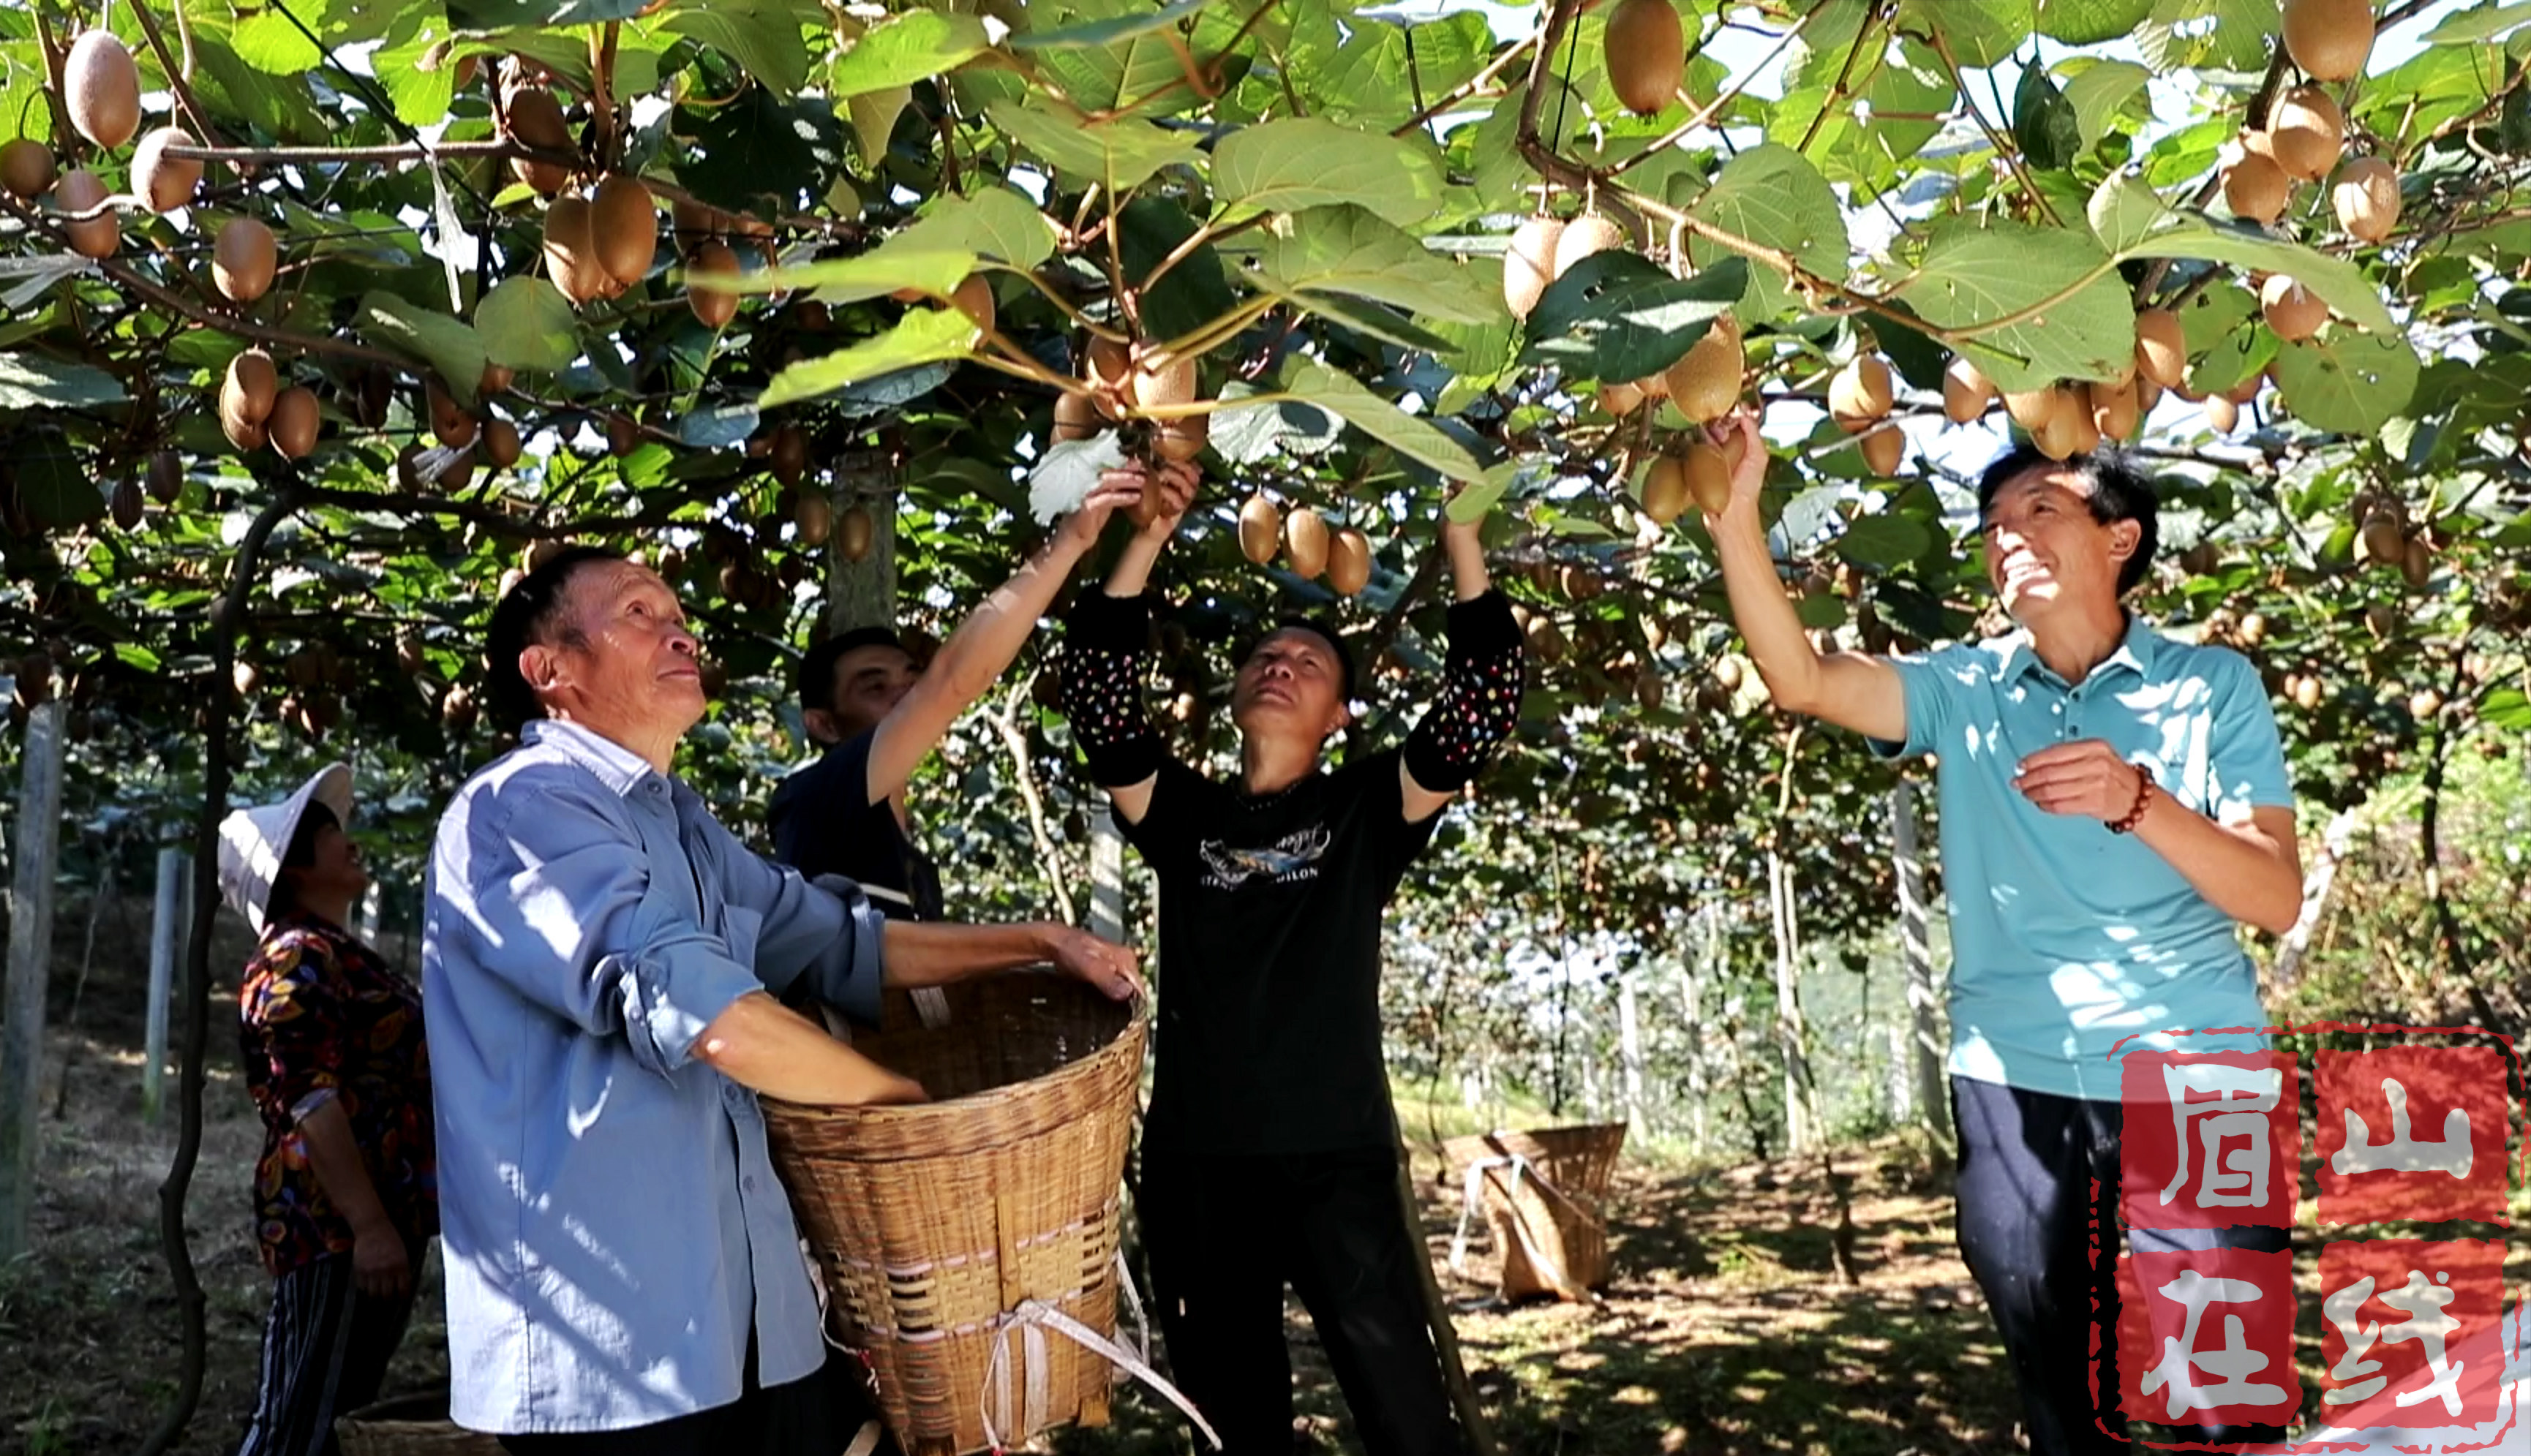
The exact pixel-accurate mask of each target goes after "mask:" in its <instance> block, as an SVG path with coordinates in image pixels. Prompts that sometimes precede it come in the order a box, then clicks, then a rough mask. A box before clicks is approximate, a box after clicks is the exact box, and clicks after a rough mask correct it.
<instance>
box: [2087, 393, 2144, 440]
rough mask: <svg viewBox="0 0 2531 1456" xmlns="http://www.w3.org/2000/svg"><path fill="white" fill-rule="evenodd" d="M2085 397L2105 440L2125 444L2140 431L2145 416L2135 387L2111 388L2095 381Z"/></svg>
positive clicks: (2094, 421)
mask: <svg viewBox="0 0 2531 1456" xmlns="http://www.w3.org/2000/svg"><path fill="white" fill-rule="evenodd" d="M2084 393H2085V394H2086V395H2087V396H2088V397H2089V399H2088V403H2089V404H2090V406H2091V410H2092V424H2093V426H2094V427H2095V428H2097V429H2098V430H2099V431H2100V432H2101V435H2102V437H2103V438H2105V439H2111V440H2123V439H2125V438H2126V437H2127V436H2129V435H2132V434H2134V433H2135V431H2136V425H2137V424H2139V423H2140V422H2142V420H2143V416H2142V414H2141V413H2140V411H2139V410H2138V408H2137V406H2136V388H2135V386H2134V385H2133V384H2109V383H2106V382H2102V381H2097V380H2096V381H2094V382H2093V383H2092V384H2091V385H2090V386H2088V387H2087V388H2086V389H2085V391H2084Z"/></svg>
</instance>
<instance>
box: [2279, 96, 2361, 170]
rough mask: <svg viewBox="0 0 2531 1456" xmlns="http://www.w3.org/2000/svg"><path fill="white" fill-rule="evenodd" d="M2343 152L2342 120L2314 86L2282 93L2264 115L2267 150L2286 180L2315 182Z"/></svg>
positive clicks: (2335, 105) (2343, 118) (2327, 97)
mask: <svg viewBox="0 0 2531 1456" xmlns="http://www.w3.org/2000/svg"><path fill="white" fill-rule="evenodd" d="M2345 149H2346V118H2345V116H2344V115H2343V114H2342V113H2340V112H2339V111H2338V109H2337V103H2336V102H2334V101H2333V100H2331V99H2329V93H2328V92H2327V91H2324V90H2322V89H2321V88H2320V87H2318V86H2316V85H2298V86H2295V87H2294V88H2292V89H2291V90H2288V91H2286V92H2285V93H2284V94H2283V95H2281V96H2278V98H2277V104H2276V109H2274V110H2273V111H2270V112H2269V113H2268V150H2269V151H2271V152H2272V153H2274V154H2275V156H2276V159H2277V165H2278V166H2279V167H2282V168H2284V169H2285V175H2286V176H2287V177H2291V178H2293V179H2294V180H2296V181H2298V182H2317V181H2319V180H2320V179H2321V178H2323V177H2326V176H2328V175H2329V172H2330V169H2331V168H2333V167H2334V166H2336V165H2337V159H2338V157H2339V155H2340V154H2341V153H2343V152H2344V151H2345Z"/></svg>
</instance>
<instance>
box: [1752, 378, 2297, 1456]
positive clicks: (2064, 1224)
mask: <svg viewBox="0 0 2531 1456" xmlns="http://www.w3.org/2000/svg"><path fill="white" fill-rule="evenodd" d="M1733 432H1737V433H1739V435H1740V437H1741V442H1742V444H1743V445H1744V446H1745V447H1746V448H1745V449H1744V451H1743V453H1742V456H1741V464H1740V466H1739V468H1738V469H1737V470H1735V471H1734V473H1733V477H1732V493H1731V499H1730V502H1729V504H1727V505H1726V506H1725V507H1724V508H1723V510H1722V512H1721V514H1720V515H1718V516H1708V517H1707V518H1706V524H1707V527H1708V528H1709V529H1710V530H1711V531H1712V532H1713V535H1714V541H1715V549H1716V551H1717V552H1718V554H1719V555H1720V557H1721V562H1722V577H1723V582H1724V585H1725V587H1726V588H1727V589H1728V591H1729V593H1730V597H1731V611H1732V615H1733V617H1734V618H1736V619H1737V621H1738V623H1739V627H1740V633H1741V636H1742V637H1743V638H1745V639H1746V640H1747V642H1748V644H1749V654H1750V656H1751V657H1752V658H1753V659H1754V660H1755V661H1756V662H1757V664H1758V669H1759V671H1760V672H1761V673H1762V674H1764V675H1765V677H1766V680H1767V688H1768V692H1769V693H1770V695H1772V697H1773V699H1774V700H1775V703H1776V704H1777V705H1778V706H1780V707H1783V708H1787V709H1789V710H1791V711H1794V712H1800V713H1807V714H1810V715H1811V716H1814V717H1818V718H1822V719H1825V720H1827V721H1828V722H1830V723H1835V724H1838V725H1839V726H1841V727H1846V728H1851V729H1853V730H1854V731H1856V732H1858V733H1861V734H1864V735H1865V736H1866V737H1868V738H1870V739H1872V740H1873V741H1874V746H1875V748H1876V750H1877V751H1879V752H1882V753H1884V754H1891V755H1898V756H1912V755H1917V754H1934V755H1937V756H1939V768H1938V777H1939V780H1940V802H1941V854H1942V870H1943V874H1942V878H1943V887H1944V893H1945V898H1946V899H1947V901H1948V903H1949V909H1950V924H1951V954H1952V966H1951V993H1950V1018H1951V1055H1950V1074H1951V1101H1952V1107H1953V1111H1954V1115H1955V1117H1956V1120H1957V1123H1958V1129H1959V1138H1960V1167H1959V1183H1958V1194H1959V1239H1960V1252H1961V1255H1962V1257H1963V1258H1964V1259H1965V1260H1966V1261H1967V1263H1968V1265H1969V1269H1970V1272H1971V1273H1973V1274H1975V1275H1976V1277H1977V1281H1978V1284H1979V1287H1980V1288H1982V1289H1983V1290H1985V1292H1986V1297H1987V1304H1988V1307H1989V1308H1990V1309H1992V1310H1993V1311H1994V1313H1995V1317H1996V1323H1997V1327H1998V1328H1999V1329H2000V1331H2001V1333H2002V1335H2003V1340H2004V1345H2005V1348H2006V1349H2007V1351H2008V1352H2009V1353H2010V1355H2011V1358H2012V1366H2013V1372H2014V1374H2015V1375H2016V1377H2017V1378H2018V1380H2019V1383H2020V1387H2021V1394H2022V1402H2023V1406H2024V1408H2025V1411H2026V1413H2027V1424H2028V1428H2029V1434H2030V1443H2031V1449H2032V1450H2034V1451H2036V1452H2040V1453H2042V1456H2051V1453H2072V1452H2080V1453H2086V1456H2091V1453H2110V1452H2116V1453H2124V1452H2126V1451H2127V1450H2128V1449H2129V1446H2128V1442H2127V1438H2126V1436H2125V1433H2124V1432H2125V1421H2124V1419H2123V1418H2122V1417H2120V1416H2119V1415H2117V1414H2116V1405H2115V1400H2114V1396H2113V1395H2112V1394H2111V1392H2112V1391H2113V1390H2114V1379H2113V1377H2112V1378H2105V1379H2104V1380H2103V1386H2104V1389H2103V1391H2102V1393H2101V1395H2100V1396H2099V1397H2098V1398H2097V1399H2096V1397H2095V1395H2094V1392H2093V1388H2092V1373H2091V1372H2092V1354H2091V1337H2092V1333H2093V1330H2094V1328H2095V1327H2096V1323H2097V1325H2098V1327H2100V1328H2101V1331H2102V1334H2103V1339H2104V1346H2105V1350H2104V1353H2103V1355H2102V1357H2101V1369H2102V1370H2103V1371H2104V1372H2114V1371H2115V1370H2116V1369H2117V1366H2116V1361H2115V1359H2114V1346H2113V1344H2112V1343H2111V1341H2112V1340H2113V1336H2114V1332H2115V1318H2114V1312H2115V1310H2116V1308H2117V1294H2116V1290H2115V1286H2114V1284H2113V1283H2112V1282H2111V1278H2110V1274H2111V1269H2112V1267H2113V1265H2112V1264H2111V1261H2110V1256H2111V1254H2112V1252H2113V1251H2112V1250H2111V1249H2109V1248H2104V1249H2103V1251H2102V1257H2101V1259H2100V1260H2097V1261H2096V1260H2094V1258H2093V1253H2092V1240H2093V1228H2094V1227H2095V1223H2096V1221H2097V1226H2098V1228H2099V1229H2100V1230H2101V1231H2102V1242H2103V1243H2104V1244H2105V1245H2109V1244H2112V1243H2114V1241H2115V1239H2116V1230H2117V1227H2118V1223H2117V1190H2118V1138H2119V1132H2120V1129H2121V1125H2122V1119H2121V1117H2120V1109H2119V1103H2118V1093H2119V1067H2118V1063H2117V1062H2116V1061H2115V1060H2113V1059H2112V1055H2111V1053H2112V1048H2114V1047H2116V1046H2117V1044H2118V1043H2119V1042H2120V1041H2121V1039H2126V1038H2133V1039H2130V1040H2128V1045H2129V1046H2130V1047H2134V1046H2149V1047H2161V1048H2165V1049H2178V1048H2179V1046H2180V1043H2179V1042H2178V1041H2177V1039H2176V1038H2173V1037H2171V1036H2165V1035H2161V1034H2163V1033H2165V1032H2167V1031H2172V1030H2186V1029H2196V1028H2216V1027H2258V1026H2262V1025H2265V1023H2266V1018H2265V1016H2264V1014H2263V1013H2262V1011H2261V1008H2260V1005H2259V995H2258V980H2257V977H2256V975H2255V973H2254V972H2253V970H2252V968H2251V966H2250V962H2249V959H2248V958H2247V957H2246V956H2245V955H2243V953H2242V951H2241V947H2240V943H2239V941H2238V939H2237V938H2236V936H2235V932H2234V927H2235V925H2236V924H2238V923H2240V922H2247V923H2249V924H2254V925H2257V926H2259V927H2260V928H2262V929H2266V930H2270V931H2276V932H2281V931H2283V930H2284V929H2285V928H2286V927H2287V926H2289V925H2291V924H2293V922H2294V917H2295V915H2296V914H2297V913H2298V912H2299V911H2300V909H2301V907H2302V871H2301V868H2300V864H2299V862H2298V860H2297V859H2296V856H2295V850H2294V812H2293V799H2292V794H2291V790H2290V786H2289V784H2288V782H2287V779H2286V775H2285V766H2284V756H2283V754H2282V751H2281V749H2280V748H2279V746H2278V738H2277V726H2276V719H2275V716H2274V715H2273V713H2272V712H2271V711H2270V709H2269V706H2268V699H2267V693H2266V690H2265V689H2264V688H2263V687H2262V686H2261V684H2260V682H2259V675H2258V672H2257V670H2256V669H2254V668H2253V667H2252V666H2251V665H2250V663H2249V662H2248V660H2247V659H2245V658H2243V657H2242V656H2240V655H2239V654H2238V653H2236V652H2231V651H2228V650H2225V649H2223V648H2222V647H2201V646H2194V645H2191V644H2186V643H2181V642H2178V641H2175V640H2173V639H2171V638H2167V637H2165V636H2163V635H2162V634H2161V633H2158V632H2156V631H2154V630H2153V629H2152V628H2151V627H2149V626H2147V625H2146V624H2145V623H2144V622H2143V621H2142V620H2141V619H2139V618H2137V617H2136V616H2134V615H2133V614H2132V613H2130V612H2128V611H2127V610H2126V609H2125V608H2124V607H2123V606H2122V605H2121V604H2120V599H2121V598H2122V597H2123V596H2124V595H2125V594H2126V593H2127V591H2128V590H2130V589H2131V588H2133V587H2134V586H2135V585H2136V583H2138V582H2140V581H2142V580H2143V579H2144V575H2145V572H2146V569H2147V568H2148V567H2149V566H2150V565H2151V564H2152V560H2153V550H2154V543H2155V537H2156V524H2155V500H2154V495H2153V487H2152V485H2151V483H2150V482H2149V481H2147V480H2146V479H2145V478H2144V477H2143V476H2140V475H2138V474H2137V473H2136V472H2135V471H2134V470H2133V468H2131V467H2129V466H2128V465H2126V464H2125V463H2124V462H2123V461H2122V460H2120V459H2119V458H2117V457H2115V456H2114V455H2109V454H2094V455H2089V456H2075V457H2073V458H2071V459H2069V460H2066V461H2063V462H2057V461H2052V460H2050V459H2048V458H2047V457H2046V456H2044V455H2042V454H2040V453H2039V452H2038V451H2036V450H2034V449H2032V448H2030V447H2029V446H2027V445H2024V446H2021V447H2019V448H2016V449H2014V450H2012V451H2010V452H2008V453H2007V454H2005V455H2004V456H2002V457H2001V458H2000V459H1998V460H1997V461H1996V462H1995V463H1994V464H1993V465H1991V466H1989V467H1988V468H1987V470H1986V473H1985V475H1984V476H1983V477H1982V478H1981V479H1980V480H1979V482H1978V515H1979V524H1980V526H1981V528H1982V530H1983V533H1984V537H1985V545H1986V564H1987V575H1988V578H1989V580H1990V581H1992V582H1993V583H1994V585H1995V589H1996V591H1997V594H1998V595H1999V596H2000V597H2001V599H2002V602H2003V607H2004V609H2005V611H2007V612H2009V613H2010V614H2011V616H2012V618H2013V620H2014V622H2015V623H2016V624H2017V626H2018V630H2017V631H2014V632H2012V633H2009V634H2007V635H2005V636H2002V637H1998V638H1995V639H1992V640H1989V641H1986V642H1979V643H1960V644H1952V645H1949V646H1945V647H1940V648H1938V649H1936V650H1934V651H1931V652H1927V653H1923V654H1920V655H1911V656H1906V657H1873V656H1867V655H1862V654H1858V653H1850V652H1839V653H1832V654H1829V655H1826V656H1823V655H1821V654H1820V653H1819V652H1817V651H1816V650H1814V649H1813V647H1812V645H1811V642H1810V638H1809V637H1808V635H1807V634H1806V633H1805V632H1804V630H1803V628H1802V623H1801V619H1800V618H1799V616H1797V615H1796V614H1795V612H1794V609H1793V606H1792V602H1791V600H1790V599H1789V598H1788V597H1787V596H1786V595H1785V593H1784V588H1783V585H1782V583H1781V582H1780V581H1779V580H1778V578H1777V575H1776V569H1775V562H1774V558H1773V555H1772V552H1771V551H1770V549H1769V547H1768V544H1767V532H1766V527H1765V525H1764V523H1763V522H1762V521H1761V519H1760V516H1759V508H1758V501H1759V489H1760V485H1761V483H1762V481H1763V480H1764V477H1765V475H1766V467H1767V454H1766V446H1765V442H1764V441H1763V440H1761V439H1760V438H1759V436H1758V428H1757V421H1756V420H1753V419H1751V418H1750V417H1748V416H1747V415H1746V414H1742V415H1739V416H1735V417H1734V418H1733V419H1731V420H1726V421H1724V422H1723V423H1722V424H1720V425H1718V426H1715V433H1716V434H1717V435H1719V436H1721V437H1723V438H1728V437H1729V435H1730V434H1731V433H1733ZM2259 1044H2260V1038H2259V1037H2257V1036H2255V1035H2248V1036H2234V1037H2229V1038H2226V1037H2209V1036H2192V1037H2189V1038H2188V1040H2187V1042H2186V1044H2185V1049H2186V1050H2189V1051H2212V1050H2248V1049H2255V1048H2256V1047H2257V1046H2258V1045H2259ZM2096 1190H2097V1191H2096ZM2130 1242H2131V1243H2133V1244H2134V1245H2135V1246H2136V1247H2137V1248H2139V1249H2171V1248H2179V1247H2189V1246H2190V1245H2192V1244H2193V1245H2194V1246H2195V1247H2214V1246H2216V1245H2222V1246H2227V1247H2236V1248H2253V1249H2267V1250H2274V1249H2281V1248H2283V1247H2284V1231H2283V1230H2281V1229H2252V1228H2234V1229H2214V1230H2197V1231H2188V1232H2184V1233H2161V1234H2153V1233H2149V1232H2148V1231H2144V1230H2137V1231H2135V1233H2134V1234H2133V1235H2132V1236H2131V1239H2130ZM2096 1301H2097V1302H2098V1303H2097V1309H2098V1312H2099V1313H2098V1314H2097V1315H2096V1313H2095V1310H2096V1304H2095V1302H2096ZM2174 1333H2175V1331H2174ZM2288 1373H2290V1372H2288ZM2192 1433H2193V1434H2196V1435H2198V1437H2199V1438H2201V1439H2203V1438H2206V1437H2208V1436H2212V1437H2214V1438H2219V1439H2242V1438H2249V1437H2252V1436H2253V1435H2254V1432H2253V1431H2252V1430H2246V1429H2241V1428H2234V1429H2232V1430H2229V1431H2222V1430H2218V1429H2216V1428H2197V1429H2196V1430H2195V1431H2193V1432H2192Z"/></svg>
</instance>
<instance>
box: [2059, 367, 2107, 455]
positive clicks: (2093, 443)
mask: <svg viewBox="0 0 2531 1456" xmlns="http://www.w3.org/2000/svg"><path fill="white" fill-rule="evenodd" d="M2056 393H2057V395H2058V399H2057V402H2056V415H2057V418H2058V419H2061V420H2064V421H2065V428H2067V429H2068V430H2070V431H2071V432H2072V435H2073V441H2074V451H2073V453H2074V454H2076V455H2089V454H2091V453H2092V452H2093V451H2095V450H2098V449H2100V448H2101V426H2100V423H2099V421H2097V420H2094V419H2093V418H2092V396H2091V392H2090V391H2089V390H2088V389H2086V388H2085V387H2084V386H2083V385H2080V384H2060V385H2058V386H2056Z"/></svg>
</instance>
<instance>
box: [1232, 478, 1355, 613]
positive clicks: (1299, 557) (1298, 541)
mask: <svg viewBox="0 0 2531 1456" xmlns="http://www.w3.org/2000/svg"><path fill="white" fill-rule="evenodd" d="M1278 547H1279V548H1280V549H1281V551H1282V553H1283V564H1284V565H1285V566H1286V567H1288V568H1290V570H1291V572H1292V574H1293V575H1294V576H1296V577H1300V578H1302V579H1304V580H1309V579H1313V578H1316V577H1319V576H1324V577H1325V578H1326V579H1327V585H1328V586H1329V587H1331V588H1334V589H1335V592H1336V594H1337V595H1339V596H1353V595H1356V594H1358V593H1359V592H1360V591H1361V590H1362V588H1365V587H1368V586H1370V585H1371V537H1369V536H1367V535H1364V534H1363V533H1362V532H1359V531H1356V530H1354V529H1353V528H1351V527H1344V528H1342V529H1339V530H1333V531H1331V530H1329V529H1328V527H1327V523H1326V518H1325V517H1322V516H1321V515H1320V514H1319V513H1318V511H1317V510H1316V509H1315V508H1314V507H1310V506H1294V507H1293V508H1292V509H1291V511H1290V512H1289V513H1288V514H1286V513H1284V512H1283V511H1280V510H1278V509H1276V507H1275V505H1274V502H1273V501H1271V500H1269V499H1267V498H1266V492H1264V491H1262V490H1261V491H1259V492H1257V493H1256V494H1254V495H1252V496H1250V497H1248V499H1247V500H1246V501H1245V502H1244V503H1242V504H1241V506H1240V507H1239V550H1240V553H1241V554H1242V555H1244V556H1246V557H1247V558H1248V559H1249V561H1250V562H1252V563H1254V564H1255V565H1258V566H1264V565H1266V563H1267V562H1269V561H1272V560H1273V559H1274V553H1275V550H1276V549H1277V548H1278Z"/></svg>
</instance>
